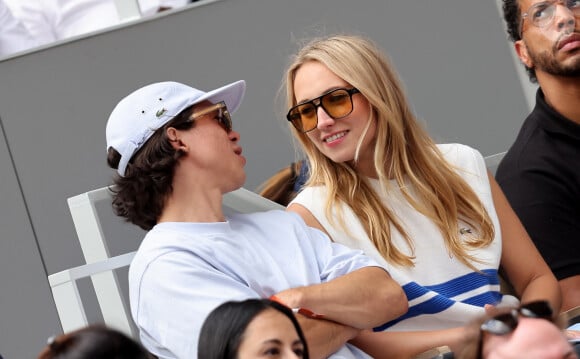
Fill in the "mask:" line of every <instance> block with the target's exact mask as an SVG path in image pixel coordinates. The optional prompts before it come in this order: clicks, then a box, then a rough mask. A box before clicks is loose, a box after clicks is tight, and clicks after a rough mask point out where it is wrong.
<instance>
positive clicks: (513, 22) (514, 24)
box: [502, 0, 538, 83]
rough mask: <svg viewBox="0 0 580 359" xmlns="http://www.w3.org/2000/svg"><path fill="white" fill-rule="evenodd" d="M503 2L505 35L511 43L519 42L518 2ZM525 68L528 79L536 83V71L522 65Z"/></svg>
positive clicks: (510, 0) (508, 0) (511, 0)
mask: <svg viewBox="0 0 580 359" xmlns="http://www.w3.org/2000/svg"><path fill="white" fill-rule="evenodd" d="M502 2H503V7H502V8H503V18H504V20H505V23H506V26H507V33H508V35H509V39H510V40H511V41H512V42H516V41H518V40H521V37H520V21H521V16H520V13H521V9H520V4H519V0H502ZM523 65H524V67H525V68H526V72H527V73H528V77H529V78H530V81H531V82H532V83H537V82H538V78H537V77H536V70H534V69H533V68H531V67H527V66H526V65H525V64H523Z"/></svg>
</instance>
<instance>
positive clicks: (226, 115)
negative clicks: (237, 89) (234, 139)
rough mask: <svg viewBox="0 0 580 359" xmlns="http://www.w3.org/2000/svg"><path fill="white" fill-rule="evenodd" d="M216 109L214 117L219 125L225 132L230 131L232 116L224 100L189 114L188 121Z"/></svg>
mask: <svg viewBox="0 0 580 359" xmlns="http://www.w3.org/2000/svg"><path fill="white" fill-rule="evenodd" d="M214 111H217V114H216V115H215V116H214V119H215V120H216V121H217V122H218V123H219V125H220V126H222V127H223V128H224V130H226V132H228V133H229V132H230V131H231V130H232V117H231V116H230V112H229V111H228V107H227V106H226V103H225V102H224V101H221V102H218V103H216V104H215V105H212V106H209V107H206V108H203V109H202V110H200V111H198V112H194V113H193V114H191V116H189V120H190V121H195V120H196V119H197V118H199V117H201V116H205V115H207V114H209V113H212V112H214Z"/></svg>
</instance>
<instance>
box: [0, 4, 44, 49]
mask: <svg viewBox="0 0 580 359" xmlns="http://www.w3.org/2000/svg"><path fill="white" fill-rule="evenodd" d="M0 26H1V28H0V57H4V56H7V55H10V54H12V53H15V52H19V51H23V50H26V49H28V48H31V47H34V46H36V44H37V43H36V40H34V39H33V38H32V36H30V33H28V31H27V30H26V28H25V27H24V26H23V25H22V24H21V23H20V21H18V20H17V19H16V18H14V15H13V14H12V11H11V10H10V8H9V7H8V6H7V5H6V3H5V2H4V0H0Z"/></svg>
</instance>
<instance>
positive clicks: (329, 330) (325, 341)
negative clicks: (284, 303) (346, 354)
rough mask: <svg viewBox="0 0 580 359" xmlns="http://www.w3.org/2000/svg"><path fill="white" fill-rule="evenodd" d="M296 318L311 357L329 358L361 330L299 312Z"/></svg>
mask: <svg viewBox="0 0 580 359" xmlns="http://www.w3.org/2000/svg"><path fill="white" fill-rule="evenodd" d="M296 318H297V319H298V322H299V323H300V327H301V328H302V331H303V332H304V336H305V337H306V341H307V343H308V352H309V354H310V358H312V359H317V358H321V359H322V358H328V357H329V356H330V355H331V354H332V353H334V352H336V351H337V350H338V349H340V347H342V346H343V345H345V344H346V343H347V342H348V341H349V340H351V339H352V338H354V337H355V336H356V335H358V334H359V332H360V330H359V329H355V328H352V327H349V326H345V325H342V324H339V323H336V322H332V321H329V320H324V319H310V318H307V317H305V316H303V315H300V314H297V315H296Z"/></svg>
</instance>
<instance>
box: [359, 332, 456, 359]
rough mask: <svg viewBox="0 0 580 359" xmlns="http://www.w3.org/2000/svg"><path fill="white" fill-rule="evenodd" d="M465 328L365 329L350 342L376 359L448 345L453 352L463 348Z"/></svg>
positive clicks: (393, 358) (403, 357) (394, 358)
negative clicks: (375, 330)
mask: <svg viewBox="0 0 580 359" xmlns="http://www.w3.org/2000/svg"><path fill="white" fill-rule="evenodd" d="M464 339H465V328H463V327H458V328H451V329H442V330H431V331H413V332H388V331H385V332H376V333H375V332H372V331H368V330H365V331H363V332H361V333H360V334H359V335H358V336H357V337H356V338H354V339H353V340H351V341H350V342H351V343H352V344H354V345H356V346H357V347H359V348H360V349H362V350H363V351H365V352H366V353H367V354H369V355H370V356H372V357H373V358H375V359H381V358H385V359H398V358H401V359H408V358H412V357H415V356H417V355H419V354H421V353H423V352H425V351H427V350H430V349H433V348H437V347H441V346H448V347H449V348H450V349H451V350H452V351H453V352H459V351H460V350H461V349H462V347H461V346H462V343H463V342H464Z"/></svg>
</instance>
